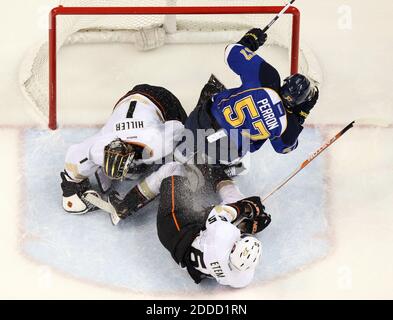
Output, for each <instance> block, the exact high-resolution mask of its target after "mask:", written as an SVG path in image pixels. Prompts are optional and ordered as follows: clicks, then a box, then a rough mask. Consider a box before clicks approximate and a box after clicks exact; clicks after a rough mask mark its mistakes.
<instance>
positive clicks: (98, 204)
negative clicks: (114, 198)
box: [83, 193, 120, 226]
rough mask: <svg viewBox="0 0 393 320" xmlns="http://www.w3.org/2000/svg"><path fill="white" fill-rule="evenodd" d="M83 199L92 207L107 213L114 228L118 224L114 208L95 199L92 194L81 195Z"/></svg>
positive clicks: (105, 202)
mask: <svg viewBox="0 0 393 320" xmlns="http://www.w3.org/2000/svg"><path fill="white" fill-rule="evenodd" d="M83 199H84V200H86V201H87V202H89V203H90V204H92V205H93V206H95V207H97V208H98V209H101V210H102V211H104V212H107V213H109V215H110V217H111V220H112V224H113V225H114V226H116V225H117V224H118V223H119V222H120V218H119V216H118V215H117V213H116V210H115V208H114V207H113V206H112V205H111V204H110V203H109V202H107V201H105V200H103V199H101V198H99V197H97V196H96V195H94V194H92V193H85V194H84V195H83Z"/></svg>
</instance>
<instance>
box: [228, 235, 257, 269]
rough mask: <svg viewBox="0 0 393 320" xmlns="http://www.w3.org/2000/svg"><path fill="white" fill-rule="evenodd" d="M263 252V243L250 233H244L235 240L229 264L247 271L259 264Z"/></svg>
mask: <svg viewBox="0 0 393 320" xmlns="http://www.w3.org/2000/svg"><path fill="white" fill-rule="evenodd" d="M261 254H262V243H261V242H260V241H259V240H258V239H256V238H254V237H252V236H249V235H244V236H242V238H241V239H240V240H239V241H237V242H235V244H234V246H233V249H232V252H231V254H230V255H229V264H230V265H231V266H232V267H233V268H235V269H236V270H239V271H246V270H248V269H253V268H255V267H256V266H257V264H258V262H259V260H260V258H261Z"/></svg>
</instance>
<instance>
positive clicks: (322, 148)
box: [262, 121, 355, 203]
mask: <svg viewBox="0 0 393 320" xmlns="http://www.w3.org/2000/svg"><path fill="white" fill-rule="evenodd" d="M354 124H355V121H352V122H351V123H350V124H348V125H347V126H346V127H345V128H344V129H342V130H341V131H340V132H339V133H337V134H336V135H335V136H334V137H333V138H331V139H330V140H329V141H328V142H326V143H325V144H324V145H323V146H321V147H320V148H319V149H318V150H317V151H315V152H314V153H313V154H312V155H311V156H310V157H309V158H308V159H307V160H306V161H304V162H303V163H302V164H301V165H300V166H299V168H297V169H296V170H295V171H294V172H293V173H292V174H291V175H290V176H289V177H288V178H286V179H285V180H284V181H283V182H282V183H281V184H280V185H278V186H277V187H276V188H274V189H273V191H272V192H270V193H269V194H268V195H267V196H265V197H264V198H263V199H262V203H263V202H265V201H266V200H267V199H269V198H270V197H271V196H272V195H273V194H275V193H276V192H277V191H278V190H280V189H281V188H282V187H283V186H284V185H286V184H287V183H288V182H289V181H290V180H291V179H292V178H293V177H294V176H296V175H297V174H298V173H299V172H300V171H302V170H303V169H304V168H305V167H307V166H308V165H309V164H310V163H311V161H313V160H314V159H315V158H316V157H318V156H319V155H320V154H321V153H322V152H323V151H325V150H326V149H327V148H328V147H330V146H331V145H332V144H333V143H334V142H336V141H337V140H338V139H339V138H340V137H341V136H342V135H344V133H346V132H347V131H348V130H349V129H351V128H353V126H354Z"/></svg>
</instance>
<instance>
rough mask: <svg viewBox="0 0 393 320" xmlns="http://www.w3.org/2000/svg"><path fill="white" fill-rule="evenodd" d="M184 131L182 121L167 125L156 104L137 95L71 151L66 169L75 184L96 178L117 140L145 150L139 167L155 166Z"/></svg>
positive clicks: (118, 108)
mask: <svg viewBox="0 0 393 320" xmlns="http://www.w3.org/2000/svg"><path fill="white" fill-rule="evenodd" d="M183 130H184V126H183V124H182V123H181V122H180V121H165V120H164V117H163V115H162V114H161V111H160V110H159V109H158V108H157V107H156V106H155V104H154V103H153V102H152V101H150V100H149V99H148V98H146V97H145V96H143V95H140V94H134V95H131V96H128V97H126V98H125V99H123V100H122V101H120V102H119V103H118V105H117V106H116V108H115V109H114V111H113V113H112V115H111V117H110V118H109V119H108V121H107V122H106V124H105V125H104V127H103V128H102V129H101V130H100V131H99V132H98V133H97V134H96V135H94V136H92V137H90V138H88V139H86V140H85V141H83V142H82V143H79V144H75V145H73V146H71V147H70V148H69V150H68V152H67V155H66V161H65V162H66V164H65V169H66V171H67V173H68V175H69V176H70V177H71V178H72V179H73V180H74V181H82V180H84V179H86V178H88V177H90V176H92V175H93V174H94V173H95V172H96V171H97V170H98V169H99V168H100V167H102V165H103V161H104V148H105V146H107V145H108V144H109V143H110V142H112V141H113V140H115V139H117V138H120V139H121V140H123V141H125V142H127V143H130V144H135V145H137V146H140V147H142V148H143V150H144V151H143V157H142V159H141V160H138V161H137V163H136V164H137V165H140V164H152V163H155V162H157V161H159V160H160V159H162V158H164V157H166V156H168V155H170V154H171V153H172V152H173V150H174V148H175V146H176V141H179V140H180V139H181V136H182V133H183Z"/></svg>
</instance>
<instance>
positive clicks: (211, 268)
mask: <svg viewBox="0 0 393 320" xmlns="http://www.w3.org/2000/svg"><path fill="white" fill-rule="evenodd" d="M232 210H234V209H233V208H230V207H228V206H217V207H215V208H214V209H213V210H212V212H211V213H210V214H209V217H208V219H207V221H206V230H204V231H201V233H200V234H199V236H197V237H196V239H195V240H194V242H193V243H192V248H193V249H192V250H191V260H192V261H193V262H194V263H195V265H196V264H198V267H197V268H196V269H197V270H199V271H200V272H202V273H204V274H207V275H210V276H212V277H214V278H215V279H216V280H217V282H218V283H220V284H222V285H228V286H231V287H233V288H243V287H245V286H247V285H249V284H250V283H251V281H252V279H253V277H254V272H255V270H254V269H249V270H247V271H242V272H240V271H238V270H236V269H234V268H231V267H230V265H229V255H230V253H231V251H232V248H233V245H234V243H235V242H236V241H238V240H240V236H241V233H240V230H239V229H238V228H237V227H236V226H234V225H233V224H232V223H231V221H232V220H233V219H235V218H236V216H233V215H234V213H233V211H232Z"/></svg>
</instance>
